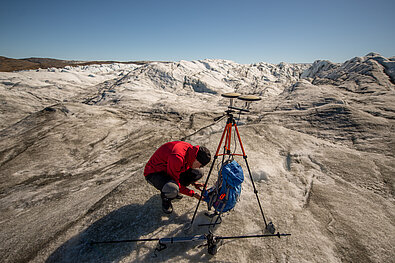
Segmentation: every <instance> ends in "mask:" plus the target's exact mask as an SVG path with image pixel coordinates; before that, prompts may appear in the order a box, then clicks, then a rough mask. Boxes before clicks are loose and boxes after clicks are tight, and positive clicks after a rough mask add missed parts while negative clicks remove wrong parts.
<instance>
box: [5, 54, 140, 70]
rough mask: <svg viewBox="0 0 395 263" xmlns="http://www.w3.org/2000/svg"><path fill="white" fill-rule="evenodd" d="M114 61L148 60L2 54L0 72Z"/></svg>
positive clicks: (132, 62)
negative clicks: (104, 59)
mask: <svg viewBox="0 0 395 263" xmlns="http://www.w3.org/2000/svg"><path fill="white" fill-rule="evenodd" d="M113 63H124V64H137V65H142V64H145V63H147V61H128V62H119V61H76V60H60V59H53V58H22V59H15V58H7V57H3V56H0V72H12V71H19V70H29V69H39V68H41V69H47V68H63V67H65V66H86V65H93V64H113Z"/></svg>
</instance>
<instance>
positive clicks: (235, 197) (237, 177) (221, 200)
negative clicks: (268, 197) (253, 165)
mask: <svg viewBox="0 0 395 263" xmlns="http://www.w3.org/2000/svg"><path fill="white" fill-rule="evenodd" d="M243 181H244V175H243V169H242V168H241V166H240V165H239V164H238V163H237V162H236V161H232V162H228V163H225V164H224V165H223V166H222V168H221V169H220V171H219V172H218V180H217V182H216V184H215V186H213V187H211V188H210V189H208V190H205V191H204V192H203V200H204V201H206V202H207V205H208V210H211V207H214V208H215V211H216V212H219V213H224V212H227V211H229V210H231V209H233V208H234V207H235V205H236V203H237V201H239V198H240V194H241V184H242V183H243Z"/></svg>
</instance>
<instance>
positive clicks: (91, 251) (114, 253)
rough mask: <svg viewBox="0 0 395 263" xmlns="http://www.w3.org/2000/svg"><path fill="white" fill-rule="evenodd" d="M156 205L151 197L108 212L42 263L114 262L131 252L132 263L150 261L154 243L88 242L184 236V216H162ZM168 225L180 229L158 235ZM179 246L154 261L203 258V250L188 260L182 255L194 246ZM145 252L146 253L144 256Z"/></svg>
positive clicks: (157, 196) (160, 253) (158, 205)
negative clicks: (180, 256) (179, 257)
mask: <svg viewBox="0 0 395 263" xmlns="http://www.w3.org/2000/svg"><path fill="white" fill-rule="evenodd" d="M160 204H161V201H160V196H159V195H155V196H153V197H151V198H150V199H149V200H148V201H147V202H146V203H145V204H144V205H140V204H131V205H127V206H124V207H121V208H119V209H118V210H116V211H113V212H111V213H110V214H108V215H106V216H105V217H103V218H101V219H99V220H98V221H96V222H94V223H93V224H92V225H91V226H89V227H88V228H87V229H86V230H85V231H84V232H82V233H80V234H78V235H76V236H75V237H73V238H71V239H70V240H68V241H67V242H66V243H64V244H63V245H61V246H60V247H59V248H58V249H57V250H56V251H54V252H53V253H52V254H51V255H50V256H49V257H48V259H47V260H46V263H52V262H56V263H61V262H118V261H120V260H122V259H123V258H124V257H126V256H128V255H130V254H131V253H132V252H134V253H136V260H135V261H139V262H140V261H150V258H153V257H154V256H155V255H154V252H155V245H156V244H157V243H158V241H155V242H149V243H153V244H152V245H149V246H148V245H147V244H148V243H144V242H138V243H135V242H130V243H129V242H125V243H111V244H92V242H100V241H113V240H131V239H139V238H144V239H146V238H162V237H165V236H166V237H169V236H188V235H187V234H185V233H184V232H183V231H182V229H183V227H184V226H185V223H186V222H187V221H188V218H187V213H185V214H183V215H182V216H179V215H177V214H176V213H175V212H173V213H172V214H171V215H169V216H164V214H163V212H162V209H161V205H160ZM198 217H199V216H198ZM169 224H178V225H180V226H179V227H178V228H177V229H175V230H174V231H172V232H171V233H169V234H162V235H161V229H162V227H163V226H165V225H169ZM199 232H200V231H199ZM194 234H196V233H194ZM192 243H193V242H192ZM183 244H184V245H182V246H178V248H177V249H176V248H173V247H169V249H168V250H169V252H170V253H163V252H165V251H163V252H158V253H157V254H158V258H157V259H156V260H155V261H158V260H159V261H161V260H165V259H170V258H173V257H175V256H176V255H180V253H182V254H183V255H184V256H186V257H187V258H189V259H191V260H202V259H204V258H205V257H206V255H205V253H204V251H201V252H198V253H195V254H194V255H193V256H192V257H191V256H188V255H186V252H187V251H188V250H189V249H191V248H193V246H196V244H185V243H183ZM147 250H148V251H150V252H148V253H147Z"/></svg>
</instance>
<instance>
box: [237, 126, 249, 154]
mask: <svg viewBox="0 0 395 263" xmlns="http://www.w3.org/2000/svg"><path fill="white" fill-rule="evenodd" d="M235 130H236V134H237V138H239V143H240V147H241V150H242V151H243V156H247V155H246V153H245V151H244V147H243V144H242V143H241V138H240V133H239V129H238V128H237V125H236V123H235Z"/></svg>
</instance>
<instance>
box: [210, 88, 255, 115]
mask: <svg viewBox="0 0 395 263" xmlns="http://www.w3.org/2000/svg"><path fill="white" fill-rule="evenodd" d="M221 96H222V97H224V98H227V99H229V106H228V109H227V110H226V111H225V115H222V116H220V117H217V118H215V119H214V121H218V120H220V119H222V118H224V117H225V116H228V117H233V116H232V113H235V112H237V113H239V114H243V113H247V112H250V110H249V108H250V105H251V103H252V102H253V101H258V100H261V98H260V97H258V96H254V95H241V94H240V93H224V94H221ZM234 99H238V100H241V101H244V102H245V104H244V106H242V107H236V106H235V103H234Z"/></svg>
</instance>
